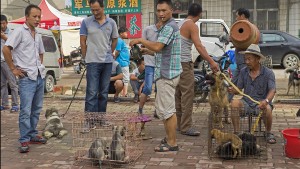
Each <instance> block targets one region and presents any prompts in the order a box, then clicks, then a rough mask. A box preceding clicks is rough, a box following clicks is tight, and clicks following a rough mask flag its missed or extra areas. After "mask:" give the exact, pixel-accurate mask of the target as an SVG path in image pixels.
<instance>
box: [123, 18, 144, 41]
mask: <svg viewBox="0 0 300 169" xmlns="http://www.w3.org/2000/svg"><path fill="white" fill-rule="evenodd" d="M126 28H127V29H128V38H141V37H142V14H141V13H135V14H126Z"/></svg>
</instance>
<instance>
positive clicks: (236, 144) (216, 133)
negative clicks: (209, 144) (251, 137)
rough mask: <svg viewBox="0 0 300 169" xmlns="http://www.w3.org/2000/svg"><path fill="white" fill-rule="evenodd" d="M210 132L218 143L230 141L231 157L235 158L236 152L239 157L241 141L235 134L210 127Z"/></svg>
mask: <svg viewBox="0 0 300 169" xmlns="http://www.w3.org/2000/svg"><path fill="white" fill-rule="evenodd" d="M210 134H211V136H212V137H213V138H215V139H216V142H217V143H218V144H219V145H220V144H223V143H227V142H231V146H232V150H233V152H234V154H233V157H232V158H236V156H237V154H239V157H241V155H242V145H243V141H242V140H241V139H240V138H239V137H238V136H237V135H235V134H233V133H223V132H221V131H220V130H218V129H212V130H211V132H210Z"/></svg>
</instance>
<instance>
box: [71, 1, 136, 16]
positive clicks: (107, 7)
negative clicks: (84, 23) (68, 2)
mask: <svg viewBox="0 0 300 169" xmlns="http://www.w3.org/2000/svg"><path fill="white" fill-rule="evenodd" d="M104 12H105V14H126V13H139V12H141V0H104ZM72 14H73V15H92V12H91V9H90V4H89V0H72Z"/></svg>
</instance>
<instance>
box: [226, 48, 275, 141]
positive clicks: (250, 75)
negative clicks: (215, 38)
mask: <svg viewBox="0 0 300 169" xmlns="http://www.w3.org/2000/svg"><path fill="white" fill-rule="evenodd" d="M240 53H241V54H245V63H246V67H244V68H243V69H241V71H240V74H239V77H238V82H237V87H238V88H239V89H240V90H242V89H244V94H246V95H249V96H250V97H251V98H253V99H254V100H256V101H258V102H259V104H257V103H254V102H253V101H251V100H250V99H249V98H247V97H245V96H244V97H242V98H241V99H234V100H232V102H231V110H233V111H232V113H231V118H232V123H233V127H234V132H239V131H240V122H239V113H240V111H241V109H244V110H245V112H246V113H250V112H254V113H255V114H254V115H258V114H259V112H260V111H263V114H262V117H263V121H264V124H265V127H266V132H265V138H266V141H267V142H268V143H270V144H274V143H276V139H275V137H274V135H273V134H272V133H271V127H272V109H273V105H272V99H273V98H274V95H275V92H276V89H275V88H276V85H275V75H274V72H273V71H272V70H271V69H269V68H267V67H265V66H263V65H261V64H260V62H261V61H262V60H264V59H265V57H264V56H263V55H262V54H261V53H260V48H259V46H258V45H256V44H251V45H250V46H249V47H248V48H247V50H246V51H242V52H240ZM228 90H229V92H230V93H233V94H238V92H237V90H235V89H233V88H232V87H229V89H228ZM258 109H260V110H259V111H256V110H258ZM235 110H237V111H235Z"/></svg>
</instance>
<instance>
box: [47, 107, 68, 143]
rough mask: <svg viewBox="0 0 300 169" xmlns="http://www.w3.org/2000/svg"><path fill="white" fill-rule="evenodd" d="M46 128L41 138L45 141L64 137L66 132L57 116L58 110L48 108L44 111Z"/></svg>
mask: <svg viewBox="0 0 300 169" xmlns="http://www.w3.org/2000/svg"><path fill="white" fill-rule="evenodd" d="M45 117H46V119H47V120H46V126H45V129H44V131H43V136H44V137H45V138H46V139H49V138H51V137H57V138H59V139H61V138H62V137H63V136H64V135H66V134H67V133H68V131H67V130H66V129H65V128H64V126H63V124H62V122H61V120H60V117H59V114H58V110H57V109H55V108H50V109H47V110H46V114H45Z"/></svg>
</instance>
